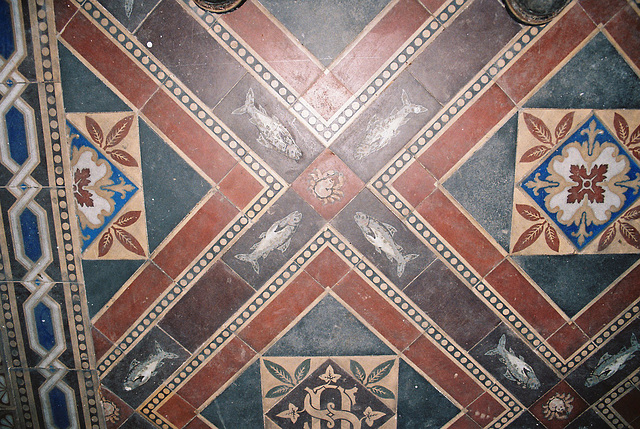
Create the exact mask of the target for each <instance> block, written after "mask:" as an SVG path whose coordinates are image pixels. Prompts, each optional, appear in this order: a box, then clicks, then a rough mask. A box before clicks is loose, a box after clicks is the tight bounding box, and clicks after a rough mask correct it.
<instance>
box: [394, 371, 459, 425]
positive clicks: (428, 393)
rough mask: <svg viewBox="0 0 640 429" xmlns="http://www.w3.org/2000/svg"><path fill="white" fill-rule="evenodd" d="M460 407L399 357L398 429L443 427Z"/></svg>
mask: <svg viewBox="0 0 640 429" xmlns="http://www.w3.org/2000/svg"><path fill="white" fill-rule="evenodd" d="M459 412H460V410H459V409H458V408H457V407H456V406H455V405H454V404H452V403H451V401H449V400H448V399H447V398H446V397H445V396H444V395H442V393H440V392H439V391H438V390H437V389H436V388H435V387H433V386H432V385H431V384H430V383H429V382H428V381H427V380H425V379H424V378H423V377H422V376H421V375H420V374H418V373H417V372H416V371H415V370H414V369H413V368H412V367H411V366H409V365H408V364H406V363H405V362H404V361H403V360H400V368H399V372H398V426H397V427H398V429H431V428H433V429H435V428H440V427H443V426H444V425H445V424H446V423H447V422H449V421H450V420H451V419H452V418H454V417H455V416H456V415H457V414H458V413H459Z"/></svg>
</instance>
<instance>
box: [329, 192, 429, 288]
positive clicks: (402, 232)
mask: <svg viewBox="0 0 640 429" xmlns="http://www.w3.org/2000/svg"><path fill="white" fill-rule="evenodd" d="M331 224H332V225H334V226H335V227H336V228H337V229H338V231H340V233H341V234H342V235H344V236H345V237H346V239H347V240H348V241H349V242H350V243H352V244H353V245H354V246H355V247H356V248H357V249H358V250H359V251H360V252H362V254H363V255H364V256H365V257H366V258H367V259H368V260H369V261H371V263H372V264H373V265H375V266H376V268H377V269H379V270H380V271H382V272H383V273H384V274H385V275H386V276H387V277H388V278H389V279H391V280H392V281H393V282H394V283H395V284H396V285H398V286H399V287H400V288H404V287H405V286H406V285H408V284H409V283H410V282H411V280H413V279H414V278H415V277H416V276H417V275H418V274H420V273H421V272H422V271H423V270H424V269H425V268H426V267H427V266H429V264H430V263H431V262H432V261H433V260H434V259H435V256H434V255H433V253H432V252H431V251H430V250H429V249H428V248H427V247H426V246H425V245H424V244H422V242H420V240H419V239H418V238H417V237H416V236H415V235H413V233H412V232H411V231H410V230H409V228H407V227H406V226H405V225H404V224H403V223H402V222H401V221H400V220H399V219H398V218H396V217H395V216H394V215H393V214H392V212H391V211H390V210H389V209H388V208H386V207H385V206H384V205H383V204H382V203H381V202H380V201H379V200H378V199H377V198H376V197H375V196H374V195H373V194H372V193H371V192H370V191H369V190H363V191H362V192H360V194H359V195H358V196H357V197H356V198H354V199H353V201H351V203H349V205H348V206H347V207H345V208H344V209H343V210H342V211H341V212H340V214H339V215H338V216H336V217H335V218H334V219H333V220H332V221H331Z"/></svg>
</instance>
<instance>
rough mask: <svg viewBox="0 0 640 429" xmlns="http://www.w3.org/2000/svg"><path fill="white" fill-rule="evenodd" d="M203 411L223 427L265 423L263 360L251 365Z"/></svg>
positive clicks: (207, 416)
mask: <svg viewBox="0 0 640 429" xmlns="http://www.w3.org/2000/svg"><path fill="white" fill-rule="evenodd" d="M201 415H202V417H204V418H206V419H207V420H209V421H210V422H211V423H213V424H214V425H216V427H219V428H261V427H263V426H262V425H263V417H262V395H261V388H260V362H259V361H256V362H255V363H254V364H253V365H251V366H250V367H249V368H247V370H246V371H245V372H243V373H242V375H240V377H238V378H237V379H236V380H235V381H234V382H233V383H231V385H230V386H229V387H227V388H226V389H225V390H224V391H223V392H222V393H221V394H220V395H219V396H218V397H217V398H216V399H214V400H213V402H211V404H209V406H208V407H207V408H205V409H204V410H202V413H201Z"/></svg>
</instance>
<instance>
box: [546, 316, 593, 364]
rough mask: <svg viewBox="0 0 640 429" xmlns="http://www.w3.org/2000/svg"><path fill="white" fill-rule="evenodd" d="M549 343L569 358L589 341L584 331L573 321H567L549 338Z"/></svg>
mask: <svg viewBox="0 0 640 429" xmlns="http://www.w3.org/2000/svg"><path fill="white" fill-rule="evenodd" d="M547 341H549V345H550V346H551V347H553V348H554V349H555V350H556V351H557V352H558V353H560V355H561V356H562V357H563V358H565V359H568V358H569V356H571V355H572V354H574V353H575V352H576V351H578V349H579V348H580V347H582V346H583V345H584V343H585V342H587V341H589V337H587V336H586V335H585V334H584V332H582V331H581V330H580V328H578V327H577V326H576V325H575V324H573V323H565V324H564V326H563V327H562V328H560V329H559V330H558V332H556V333H555V334H553V335H552V336H550V337H549V339H548V340H547Z"/></svg>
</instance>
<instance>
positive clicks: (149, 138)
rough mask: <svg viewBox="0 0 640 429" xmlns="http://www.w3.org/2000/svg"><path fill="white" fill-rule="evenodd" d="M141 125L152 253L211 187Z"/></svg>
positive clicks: (141, 122)
mask: <svg viewBox="0 0 640 429" xmlns="http://www.w3.org/2000/svg"><path fill="white" fill-rule="evenodd" d="M139 122H140V155H141V156H142V182H143V184H144V205H145V210H146V216H147V234H148V238H149V251H150V252H153V251H154V250H155V248H156V247H158V244H160V242H162V240H164V238H165V237H166V236H167V234H169V233H170V232H171V231H172V230H173V229H174V228H175V227H176V225H178V223H180V221H181V220H182V219H183V218H184V217H185V216H186V215H187V214H188V213H189V212H190V211H191V209H192V208H193V207H194V206H195V205H196V204H198V202H199V201H200V200H201V199H202V197H204V196H205V195H206V193H207V192H209V190H210V189H211V184H210V183H209V182H207V181H206V180H205V179H204V178H202V176H200V175H199V174H198V173H197V172H196V171H195V170H194V169H193V168H191V166H190V165H189V164H187V163H186V162H185V161H184V160H183V159H182V158H181V157H180V156H179V155H178V154H177V153H176V152H175V151H174V150H173V149H172V148H171V147H170V146H169V145H168V144H166V143H165V142H164V141H163V140H162V139H161V138H160V137H159V136H158V135H157V134H156V133H155V132H154V131H153V130H152V129H151V128H149V126H148V125H147V124H146V123H145V122H144V121H142V120H140V121H139Z"/></svg>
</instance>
